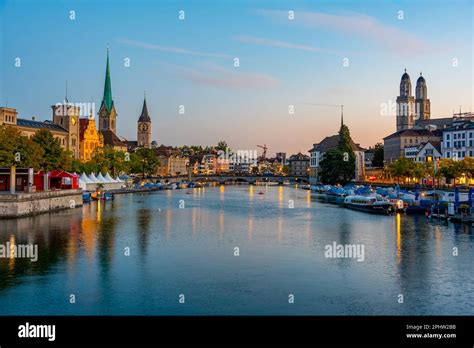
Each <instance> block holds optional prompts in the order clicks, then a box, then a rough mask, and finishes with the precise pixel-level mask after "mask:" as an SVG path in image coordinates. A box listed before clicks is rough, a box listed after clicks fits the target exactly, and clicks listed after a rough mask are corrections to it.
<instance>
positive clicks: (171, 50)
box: [118, 39, 232, 59]
mask: <svg viewBox="0 0 474 348" xmlns="http://www.w3.org/2000/svg"><path fill="white" fill-rule="evenodd" d="M118 42H120V43H123V44H126V45H129V46H135V47H140V48H144V49H147V50H155V51H161V52H168V53H177V54H186V55H191V56H200V57H212V58H226V59H228V58H232V57H231V56H229V55H227V54H223V53H207V52H200V51H192V50H188V49H186V48H181V47H173V46H162V45H156V44H152V43H147V42H141V41H135V40H129V39H119V40H118Z"/></svg>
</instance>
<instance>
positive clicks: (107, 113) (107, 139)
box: [99, 50, 127, 151]
mask: <svg viewBox="0 0 474 348" xmlns="http://www.w3.org/2000/svg"><path fill="white" fill-rule="evenodd" d="M99 131H100V133H101V134H102V137H103V139H104V145H109V146H111V147H112V148H114V149H115V150H119V151H127V144H125V143H124V142H123V141H122V140H121V139H120V138H119V137H118V136H117V111H116V110H115V105H114V100H113V98H112V83H111V81H110V67H109V50H107V65H106V68H105V84H104V96H103V98H102V102H101V104H100V109H99Z"/></svg>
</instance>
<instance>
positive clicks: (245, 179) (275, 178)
mask: <svg viewBox="0 0 474 348" xmlns="http://www.w3.org/2000/svg"><path fill="white" fill-rule="evenodd" d="M152 179H153V180H160V181H168V182H179V181H182V180H186V181H187V180H189V177H188V176H187V175H181V176H168V177H160V178H152ZM191 181H192V182H216V183H218V184H221V185H225V184H232V183H238V182H241V183H248V184H255V183H257V182H260V183H261V182H273V183H278V184H279V185H283V184H284V183H285V182H288V183H305V184H309V178H308V177H307V176H283V175H237V174H236V175H193V176H192V177H191Z"/></svg>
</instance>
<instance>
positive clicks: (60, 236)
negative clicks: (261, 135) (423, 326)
mask: <svg viewBox="0 0 474 348" xmlns="http://www.w3.org/2000/svg"><path fill="white" fill-rule="evenodd" d="M263 186H265V187H263ZM263 186H259V187H258V188H257V189H258V190H259V191H258V192H259V193H260V192H262V193H263V194H258V195H254V189H255V187H254V186H253V185H250V186H228V187H224V186H219V187H215V188H207V189H206V194H204V192H205V190H204V189H193V190H192V194H186V192H188V191H186V190H173V191H171V190H169V191H167V192H157V193H153V194H149V195H147V194H143V195H124V196H117V198H116V200H114V201H112V202H92V203H91V204H88V205H85V206H84V207H82V208H78V209H72V210H68V211H63V212H57V213H52V214H45V215H39V216H34V217H29V218H22V219H16V220H4V221H2V223H1V224H0V244H5V243H6V242H10V245H13V244H15V245H18V244H27V243H33V244H38V251H39V259H38V262H36V263H32V262H31V261H30V260H26V259H15V258H9V259H0V280H1V281H0V308H3V309H4V312H5V313H12V312H14V311H15V310H24V311H27V308H31V311H32V312H31V313H40V314H41V313H50V314H60V313H70V312H68V311H71V309H70V307H66V306H65V305H64V306H62V305H60V304H58V305H55V306H53V307H54V308H53V307H50V306H46V307H44V308H43V307H41V306H39V305H38V304H36V303H35V301H34V300H33V299H30V298H29V297H28V296H26V298H25V293H41V294H44V295H45V296H51V298H54V297H55V296H57V294H58V293H61V294H63V293H69V292H70V291H74V292H78V293H81V291H82V293H83V294H91V295H90V298H89V299H88V301H89V303H84V304H83V306H82V307H81V310H82V311H83V312H81V313H84V314H90V313H96V314H101V313H115V314H143V313H149V314H156V313H162V312H160V310H161V309H162V308H163V303H161V302H160V303H158V302H153V301H154V300H153V299H157V298H168V296H170V295H169V294H170V293H172V292H173V291H176V289H178V288H179V289H181V288H184V290H186V289H191V290H192V292H193V293H194V294H195V296H196V299H199V298H200V296H203V298H204V297H205V296H209V295H211V296H212V297H213V298H214V299H215V300H216V301H217V302H216V303H219V304H216V305H215V306H213V305H210V304H209V303H207V302H206V305H204V304H203V306H202V307H199V305H198V304H194V306H198V307H192V306H191V307H190V309H188V310H189V312H187V311H186V309H185V310H184V312H183V309H175V308H174V307H173V309H170V312H169V314H173V313H175V312H176V313H181V314H189V313H210V314H218V313H224V314H236V313H240V314H259V313H260V314H277V313H291V314H303V313H306V314H341V313H343V314H348V313H349V314H364V313H366V314H371V313H372V314H373V313H374V312H375V313H382V314H383V313H385V314H390V313H391V314H400V312H399V311H400V309H399V307H393V302H392V296H394V295H393V294H398V293H403V294H404V295H405V296H406V297H407V298H408V299H410V301H413V303H407V306H406V307H403V308H405V310H406V311H408V312H407V313H405V312H404V313H405V314H410V313H421V314H427V313H428V314H430V313H432V314H434V313H437V312H436V311H443V312H442V313H445V312H446V313H447V314H449V313H450V312H449V310H450V309H449V308H451V311H453V313H457V314H462V313H470V314H474V308H473V305H472V303H474V298H473V294H471V293H469V292H466V291H463V290H462V289H467V288H471V287H474V280H473V277H472V272H471V271H470V269H469V267H467V266H466V265H469V264H471V263H472V259H473V258H474V236H473V233H472V228H471V227H469V226H464V225H453V224H451V223H443V222H439V223H438V222H432V221H429V220H428V219H427V218H426V217H424V216H418V217H416V216H415V217H412V216H405V215H396V216H392V217H390V216H372V215H367V214H363V213H360V212H354V211H351V210H346V209H343V208H340V207H339V206H337V205H332V204H327V203H322V202H320V201H318V200H316V199H314V197H312V196H311V194H310V193H309V191H305V190H299V189H298V190H295V189H293V188H289V187H283V186H278V187H272V186H269V185H263ZM180 200H184V201H185V204H186V205H185V208H184V209H181V208H180V207H179V202H180ZM289 200H293V201H294V208H290V207H289V205H288V204H286V203H285V202H288V201H289ZM163 231H164V232H165V233H163ZM332 242H336V243H338V244H364V245H365V247H366V249H365V252H366V261H365V262H363V263H358V262H352V261H351V260H344V259H340V260H328V259H326V258H325V257H324V246H325V245H327V244H330V243H332ZM236 245H238V246H239V247H240V248H241V251H243V252H244V253H245V258H242V259H241V260H240V259H239V262H235V259H234V258H229V250H232V249H233V247H235V246H236ZM126 246H129V247H130V248H131V250H132V251H133V250H136V251H137V252H132V254H133V255H134V257H133V258H126V257H124V247H126ZM454 247H457V248H459V249H460V250H462V252H461V253H460V255H459V256H457V257H453V248H454ZM236 275H238V279H239V281H238V282H237V283H236V281H235V279H236V278H235V277H236ZM130 284H133V286H131V285H130ZM288 287H291V288H292V289H295V291H298V292H299V293H301V294H304V296H305V298H307V299H308V302H305V303H304V304H302V306H300V307H297V306H295V307H292V308H294V309H288V308H287V307H284V308H282V307H280V306H279V305H278V303H279V302H278V301H279V300H278V298H279V297H278V296H277V294H278V292H281V291H287V290H286V289H287V288H288ZM269 289H271V290H269ZM7 290H12V291H7ZM184 290H183V291H184ZM191 290H189V291H191ZM261 293H266V294H268V296H269V297H268V299H267V302H265V303H267V305H266V306H264V307H263V308H262V306H261V299H259V298H258V296H257V295H256V294H261ZM446 293H449V294H450V296H451V297H449V298H448V297H442V296H444V294H446ZM206 294H207V295H206ZM355 294H357V296H356V295H355ZM249 296H250V297H249ZM252 296H255V297H252ZM440 296H441V297H440ZM229 298H230V299H232V300H229ZM355 298H357V299H356V300H355ZM433 298H436V299H437V302H433V301H432V300H430V299H433ZM253 300H255V303H253V302H248V301H253ZM15 301H19V302H18V303H20V302H21V303H23V304H24V307H21V308H20V309H18V308H15V307H14V306H13V305H10V303H15ZM147 301H152V302H151V303H154V304H153V305H149V306H143V304H144V303H147ZM443 301H444V302H443ZM450 301H451V302H450ZM453 301H454V302H453ZM196 303H199V301H196ZM242 303H247V304H248V306H246V307H245V308H246V309H245V311H244V312H241V311H242ZM449 306H451V307H449ZM76 310H78V309H76ZM48 311H50V312H48ZM180 311H181V312H180Z"/></svg>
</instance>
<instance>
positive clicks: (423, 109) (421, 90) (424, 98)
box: [397, 69, 431, 131]
mask: <svg viewBox="0 0 474 348" xmlns="http://www.w3.org/2000/svg"><path fill="white" fill-rule="evenodd" d="M430 116H431V110H430V100H429V99H428V92H427V86H426V80H425V78H424V77H423V76H422V75H421V73H420V77H419V78H418V80H417V81H416V88H415V97H413V95H412V88H411V81H410V75H408V74H407V71H406V69H405V73H404V74H403V75H402V79H401V81H400V95H399V96H398V97H397V131H401V130H404V129H410V128H413V127H414V126H416V125H417V123H418V121H426V120H429V119H430Z"/></svg>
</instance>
